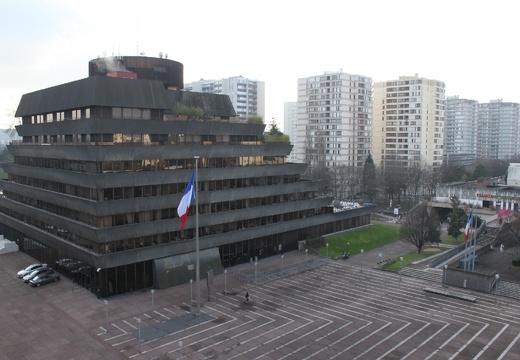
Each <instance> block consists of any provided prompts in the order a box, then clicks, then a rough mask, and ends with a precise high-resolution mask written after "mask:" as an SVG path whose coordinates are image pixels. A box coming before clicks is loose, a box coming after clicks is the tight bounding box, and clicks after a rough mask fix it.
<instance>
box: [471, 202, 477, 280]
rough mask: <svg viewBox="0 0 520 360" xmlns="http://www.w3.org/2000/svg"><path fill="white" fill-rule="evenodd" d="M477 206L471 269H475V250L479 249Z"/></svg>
mask: <svg viewBox="0 0 520 360" xmlns="http://www.w3.org/2000/svg"><path fill="white" fill-rule="evenodd" d="M477 219H478V216H477V208H475V230H474V231H473V258H472V259H471V271H473V272H474V271H475V251H476V249H477V230H478V222H477Z"/></svg>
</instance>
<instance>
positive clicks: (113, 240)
mask: <svg viewBox="0 0 520 360" xmlns="http://www.w3.org/2000/svg"><path fill="white" fill-rule="evenodd" d="M89 75H90V76H89V77H88V78H85V79H81V80H77V81H74V82H70V83H65V84H61V85H57V86H54V87H51V88H47V89H43V90H39V91H35V92H32V93H29V94H25V95H24V96H23V97H22V99H21V101H20V104H19V106H18V109H17V111H16V114H15V116H16V117H18V118H20V119H21V125H18V126H17V127H16V130H17V132H18V134H19V135H20V136H21V137H22V140H21V141H13V142H12V143H11V144H10V145H9V146H8V150H9V152H10V154H11V155H12V156H13V157H14V162H12V163H3V164H2V167H3V169H4V170H5V171H6V172H7V173H8V180H7V181H0V190H1V191H2V193H3V195H2V196H1V197H0V234H3V235H4V236H5V237H6V238H7V239H9V240H13V241H15V242H16V244H17V245H18V246H19V248H20V250H21V251H24V252H26V253H28V254H30V255H31V256H32V257H33V258H35V259H38V260H39V261H42V262H46V263H47V264H52V265H54V264H56V266H57V267H58V271H60V272H61V273H62V274H63V275H66V276H70V277H73V278H74V279H75V281H76V282H77V283H78V284H80V285H83V286H84V287H86V288H88V289H90V290H91V291H94V292H96V291H97V289H99V292H100V294H101V296H112V295H116V294H121V293H125V292H131V291H135V290H136V289H143V288H150V287H156V288H164V287H168V286H172V285H176V284H181V283H186V282H189V281H190V279H194V278H195V266H194V264H195V256H196V255H195V254H196V251H195V250H196V241H195V239H197V238H200V258H201V267H200V268H201V269H202V272H201V275H202V277H205V274H206V271H209V269H211V270H213V271H214V272H215V274H217V273H219V272H221V271H222V268H223V267H228V266H233V265H237V264H242V263H247V262H250V261H252V260H253V259H255V258H258V259H262V258H264V257H267V256H273V255H277V254H281V253H283V251H289V250H294V249H297V248H298V243H299V241H303V240H305V239H307V238H308V237H312V236H316V235H324V234H328V233H333V232H337V231H342V230H346V229H349V228H353V227H357V226H361V225H366V224H368V223H369V222H370V213H371V212H372V211H373V210H374V207H364V208H358V209H353V210H349V211H341V212H338V211H334V208H333V207H332V200H333V199H332V198H331V197H324V196H319V195H318V189H319V187H320V183H319V182H317V181H308V180H305V179H303V178H302V174H303V173H304V172H305V170H306V167H307V165H306V164H295V163H287V161H286V158H287V156H288V155H289V153H290V151H291V148H292V146H291V144H289V143H268V144H266V143H263V142H261V141H260V137H261V135H262V134H263V132H264V130H265V124H258V123H247V122H245V121H240V120H238V119H236V117H235V116H236V113H235V110H234V108H233V106H232V104H231V101H230V99H229V97H228V96H225V95H216V94H207V93H193V92H188V91H182V86H183V83H182V78H183V65H182V64H181V63H178V62H176V61H172V60H168V59H159V58H148V57H132V56H130V57H118V58H103V59H96V60H92V61H91V62H90V63H89ZM177 104H182V105H183V106H184V107H185V108H195V109H202V111H203V115H202V116H197V117H188V116H186V115H185V114H179V113H175V112H174V109H176V108H178V107H177ZM195 168H198V171H197V174H198V175H197V180H196V182H195V185H194V186H195V189H196V191H197V199H196V201H195V204H194V203H193V202H192V204H191V206H190V208H189V216H188V219H187V222H186V225H185V227H184V228H183V229H181V227H180V221H179V217H178V215H177V206H178V205H179V203H180V199H181V198H182V196H183V193H184V190H185V188H186V186H187V183H188V180H189V179H190V176H191V175H192V174H193V172H194V169H195ZM196 210H198V215H197V214H196ZM197 234H199V236H198V237H197Z"/></svg>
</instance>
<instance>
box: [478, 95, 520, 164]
mask: <svg viewBox="0 0 520 360" xmlns="http://www.w3.org/2000/svg"><path fill="white" fill-rule="evenodd" d="M477 138H478V147H477V157H479V158H486V159H499V160H508V159H510V158H512V157H514V156H518V155H520V149H519V145H518V144H520V104H518V103H512V102H503V101H502V100H492V101H491V102H489V103H483V104H480V106H479V120H478V136H477Z"/></svg>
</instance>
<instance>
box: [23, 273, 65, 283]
mask: <svg viewBox="0 0 520 360" xmlns="http://www.w3.org/2000/svg"><path fill="white" fill-rule="evenodd" d="M59 280H60V274H58V273H57V272H55V271H53V272H52V273H49V274H41V275H39V276H36V277H35V278H34V279H31V280H30V281H29V282H30V283H31V286H41V285H45V284H48V283H51V282H56V281H59Z"/></svg>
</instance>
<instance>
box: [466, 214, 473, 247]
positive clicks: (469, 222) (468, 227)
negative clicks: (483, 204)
mask: <svg viewBox="0 0 520 360" xmlns="http://www.w3.org/2000/svg"><path fill="white" fill-rule="evenodd" d="M472 219H473V209H471V212H470V213H469V217H468V222H467V223H466V229H465V230H464V241H465V242H468V239H469V229H470V228H471V220H472Z"/></svg>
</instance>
